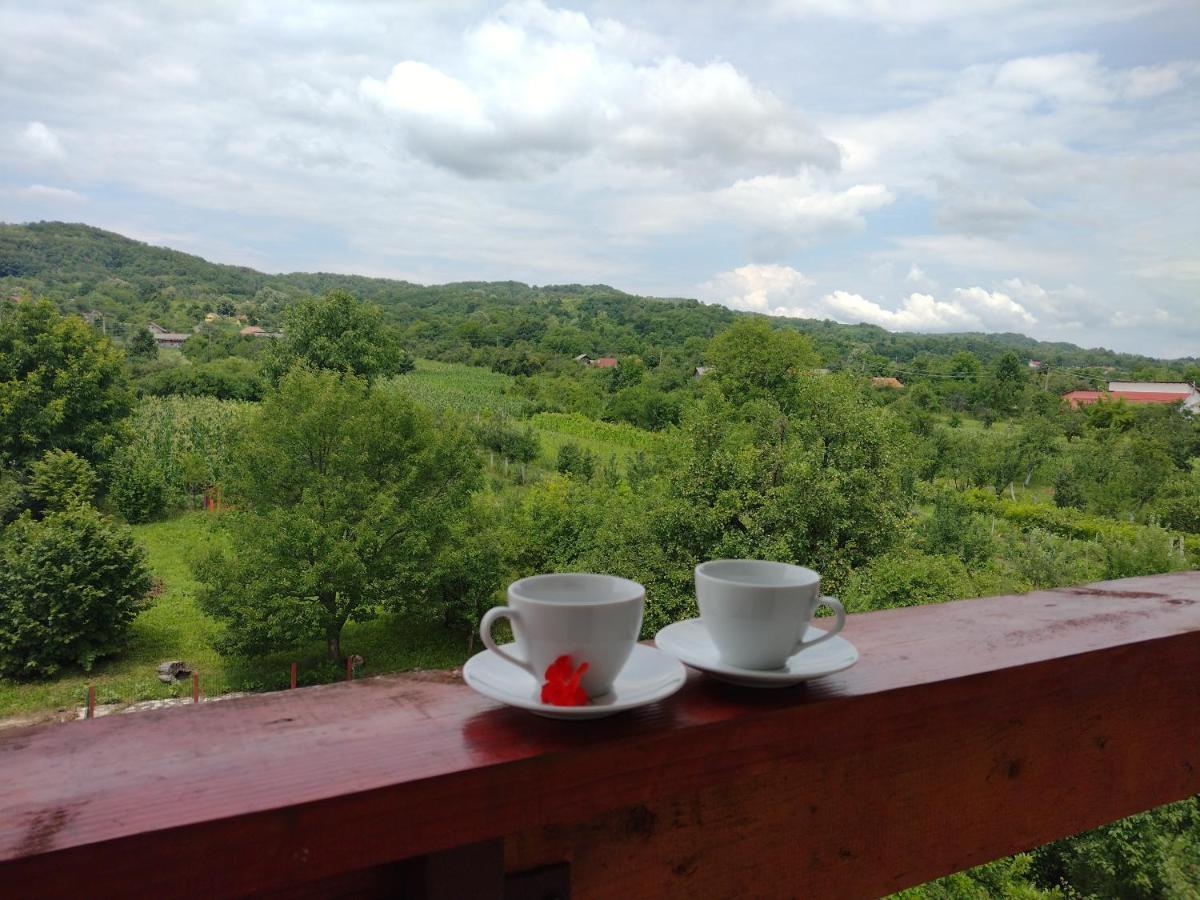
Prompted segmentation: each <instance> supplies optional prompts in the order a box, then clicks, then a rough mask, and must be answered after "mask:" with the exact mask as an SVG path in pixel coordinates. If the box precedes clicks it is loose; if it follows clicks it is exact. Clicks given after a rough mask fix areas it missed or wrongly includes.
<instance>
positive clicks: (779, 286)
mask: <svg viewBox="0 0 1200 900" xmlns="http://www.w3.org/2000/svg"><path fill="white" fill-rule="evenodd" d="M913 268H914V269H916V267H915V266H914V267H913ZM916 270H917V271H918V272H919V271H920V270H919V269H916ZM922 277H923V274H922ZM815 283H816V282H815V281H814V279H812V278H809V277H808V276H806V275H804V274H803V273H801V272H799V271H797V270H796V269H793V268H791V267H790V266H780V265H747V266H741V267H739V268H736V269H733V270H731V271H728V272H722V273H720V274H718V275H716V276H714V277H713V278H711V279H709V280H708V281H706V282H705V283H704V284H702V285H700V286H699V288H698V292H699V295H700V297H701V298H702V299H705V300H707V301H709V302H715V303H720V304H722V305H724V306H728V307H730V308H731V309H740V310H747V311H750V312H758V313H764V314H769V315H776V316H789V317H793V318H806V319H834V320H836V321H838V322H846V323H850V324H857V323H859V322H866V323H868V324H871V325H879V326H881V327H883V328H887V329H890V330H892V331H929V332H937V331H980V330H982V331H1010V330H1014V329H1018V330H1019V329H1027V328H1028V327H1029V326H1031V325H1036V324H1037V322H1038V319H1037V317H1036V316H1035V315H1034V314H1033V313H1032V312H1031V311H1030V310H1029V309H1027V308H1026V306H1025V305H1023V304H1022V303H1021V302H1019V301H1018V300H1016V299H1014V298H1013V296H1011V295H1010V294H1009V293H1005V292H1004V291H999V290H995V291H989V290H986V289H984V288H982V287H969V288H955V289H954V290H953V291H951V292H950V295H949V296H948V297H944V298H940V299H939V298H938V297H935V296H934V295H932V294H928V293H921V292H913V293H910V294H909V295H908V296H907V297H905V298H904V299H903V300H902V301H901V302H900V304H899V305H898V306H895V307H892V306H886V305H884V303H882V302H879V301H876V300H871V299H868V298H866V297H864V296H863V295H862V294H859V293H855V292H853V291H846V290H835V291H831V292H829V293H826V294H824V295H823V296H821V297H814V296H812V288H813V286H814V285H815ZM1013 284H1014V285H1015V286H1016V287H1017V288H1018V289H1020V290H1022V291H1023V292H1024V293H1025V294H1026V295H1032V294H1034V293H1035V292H1036V291H1041V288H1040V287H1039V286H1037V285H1027V284H1025V283H1023V282H1021V281H1020V280H1018V279H1014V280H1013ZM1042 294H1043V296H1044V295H1045V292H1044V291H1043V292H1042Z"/></svg>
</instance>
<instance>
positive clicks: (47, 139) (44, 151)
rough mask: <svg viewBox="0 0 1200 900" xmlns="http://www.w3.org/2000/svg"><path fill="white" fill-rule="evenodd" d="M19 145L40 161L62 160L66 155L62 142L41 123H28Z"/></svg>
mask: <svg viewBox="0 0 1200 900" xmlns="http://www.w3.org/2000/svg"><path fill="white" fill-rule="evenodd" d="M21 143H22V145H23V146H24V147H25V150H26V151H27V152H28V153H31V154H32V155H34V156H36V157H38V158H40V159H62V158H63V157H64V156H66V155H67V153H66V151H65V150H64V149H63V145H62V142H61V141H60V140H59V139H58V135H56V134H55V133H54V132H53V131H51V130H50V129H49V128H47V127H46V125H45V123H43V122H30V123H29V124H28V125H26V126H25V128H24V130H23V131H22V132H21Z"/></svg>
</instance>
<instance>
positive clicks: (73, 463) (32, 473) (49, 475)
mask: <svg viewBox="0 0 1200 900" xmlns="http://www.w3.org/2000/svg"><path fill="white" fill-rule="evenodd" d="M29 496H30V497H32V498H33V500H34V501H35V502H36V503H37V504H38V505H39V506H41V508H42V509H45V510H61V509H69V508H70V507H72V506H79V505H84V506H86V505H88V504H90V503H91V502H92V500H93V498H95V496H96V470H95V469H93V468H92V466H91V464H90V463H89V462H88V461H87V460H86V459H84V458H83V457H82V456H79V455H78V454H76V453H72V452H71V451H70V450H47V451H46V452H45V453H44V454H43V455H42V458H41V459H39V460H37V461H36V462H35V463H34V464H33V465H32V466H30V468H29Z"/></svg>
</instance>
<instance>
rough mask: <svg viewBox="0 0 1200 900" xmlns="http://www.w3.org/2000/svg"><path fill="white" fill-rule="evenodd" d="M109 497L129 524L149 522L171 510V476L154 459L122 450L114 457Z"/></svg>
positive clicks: (127, 449) (126, 449) (128, 449)
mask: <svg viewBox="0 0 1200 900" xmlns="http://www.w3.org/2000/svg"><path fill="white" fill-rule="evenodd" d="M113 461H114V465H113V467H112V473H111V475H110V476H109V481H108V497H109V499H110V500H111V501H112V504H113V507H114V508H115V509H116V510H117V512H119V513H120V514H121V515H122V516H124V517H125V519H126V521H129V522H149V521H150V520H151V519H155V518H157V517H158V516H160V515H162V514H163V512H165V511H166V508H167V473H166V471H165V469H164V468H163V467H162V466H159V465H158V464H157V462H156V460H155V459H154V458H153V457H150V456H147V455H144V454H138V453H134V452H131V449H130V448H122V450H121V451H119V452H118V453H117V455H116V456H115V457H114V460H113Z"/></svg>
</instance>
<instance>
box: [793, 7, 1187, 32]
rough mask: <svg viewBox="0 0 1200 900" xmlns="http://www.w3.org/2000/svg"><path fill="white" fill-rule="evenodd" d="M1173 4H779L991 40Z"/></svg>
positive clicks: (1123, 16)
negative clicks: (947, 28) (966, 28)
mask: <svg viewBox="0 0 1200 900" xmlns="http://www.w3.org/2000/svg"><path fill="white" fill-rule="evenodd" d="M1170 5H1171V4H1170V2H1169V0H1141V2H1137V0H1134V2H1130V0H1089V2H1088V3H1079V2H1077V0H971V2H969V3H964V2H962V0H776V2H775V8H776V10H777V11H779V12H781V13H786V14H791V15H798V16H818V15H819V16H830V17H833V18H839V19H854V20H858V21H863V22H869V23H874V24H877V25H883V26H888V27H897V26H903V27H910V28H911V27H931V26H938V25H945V24H955V25H961V24H964V23H973V24H975V25H976V26H977V27H978V28H979V30H980V31H981V32H985V33H986V32H989V31H990V33H991V34H992V36H993V38H994V37H995V34H996V30H997V29H996V26H997V25H998V26H999V27H1000V29H1001V30H1010V29H1011V30H1023V29H1029V28H1047V27H1051V26H1056V25H1057V26H1062V25H1067V26H1074V27H1079V26H1081V25H1084V24H1088V23H1093V22H1114V21H1122V20H1125V19H1131V18H1136V17H1137V16H1140V15H1144V14H1146V13H1147V12H1150V11H1153V10H1155V9H1162V8H1164V7H1167V6H1170Z"/></svg>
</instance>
